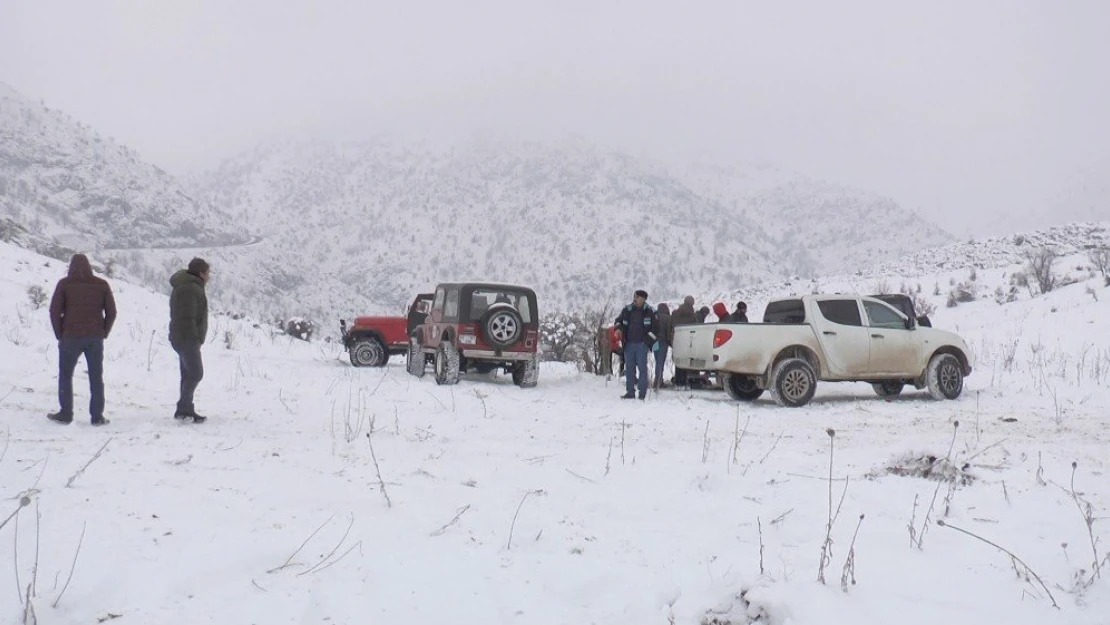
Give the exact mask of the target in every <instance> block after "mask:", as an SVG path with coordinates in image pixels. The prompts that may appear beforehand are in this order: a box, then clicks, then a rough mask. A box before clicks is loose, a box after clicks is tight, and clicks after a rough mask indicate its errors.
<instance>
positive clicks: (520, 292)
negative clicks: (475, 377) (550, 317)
mask: <svg viewBox="0 0 1110 625" xmlns="http://www.w3.org/2000/svg"><path fill="white" fill-rule="evenodd" d="M429 362H431V363H432V365H433V369H434V371H435V379H436V382H437V383H438V384H456V383H458V381H459V374H460V373H464V372H471V371H473V372H478V373H489V372H490V371H493V370H495V369H501V370H504V371H505V372H507V373H510V374H511V375H512V377H513V382H514V383H515V384H516V385H517V386H520V387H524V388H528V387H533V386H536V383H537V382H538V380H539V309H538V308H537V305H536V293H535V291H533V290H532V289H530V288H528V287H523V286H516V285H511V284H490V283H481V282H461V283H446V284H440V285H439V286H437V287H436V290H435V296H434V298H433V300H432V307H431V311H430V312H429V313H428V317H427V319H425V320H424V323H423V324H421V325H419V326H417V327H416V328H415V329H414V330H413V331H412V332H410V334H409V348H408V370H409V373H411V374H413V375H415V376H417V377H420V376H423V375H424V372H425V371H426V369H427V365H428V363H429Z"/></svg>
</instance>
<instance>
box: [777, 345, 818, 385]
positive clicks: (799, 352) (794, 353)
mask: <svg viewBox="0 0 1110 625" xmlns="http://www.w3.org/2000/svg"><path fill="white" fill-rule="evenodd" d="M791 358H799V359H801V360H804V361H806V362H808V363H809V366H810V367H812V368H813V373H814V374H815V375H816V376H817V377H821V359H820V358H818V357H817V354H815V353H813V350H812V349H810V348H808V347H806V346H805V345H791V346H790V347H787V348H785V349H783V350H782V351H780V352H779V353H778V354H776V355H775V359H774V360H772V361H771V366H770V367H769V368H768V369H767V384H766V386H767V388H771V385H772V384H773V383H774V380H772V379H771V375H772V374H773V373H774V372H775V369H776V368H777V367H778V366H779V364H780V363H782V361H784V360H789V359H791Z"/></svg>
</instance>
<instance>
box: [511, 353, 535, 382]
mask: <svg viewBox="0 0 1110 625" xmlns="http://www.w3.org/2000/svg"><path fill="white" fill-rule="evenodd" d="M539 381H540V363H539V359H538V358H534V357H533V358H530V359H528V360H525V361H524V362H518V363H517V364H516V365H515V366H513V384H516V385H517V386H519V387H520V388H534V387H535V386H536V384H538V383H539Z"/></svg>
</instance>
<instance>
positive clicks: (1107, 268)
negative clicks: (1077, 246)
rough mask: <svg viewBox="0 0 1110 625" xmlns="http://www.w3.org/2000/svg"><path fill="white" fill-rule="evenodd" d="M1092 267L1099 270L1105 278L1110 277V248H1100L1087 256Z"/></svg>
mask: <svg viewBox="0 0 1110 625" xmlns="http://www.w3.org/2000/svg"><path fill="white" fill-rule="evenodd" d="M1087 258H1088V259H1090V261H1091V265H1092V266H1093V267H1094V268H1095V269H1097V270H1099V272H1101V273H1102V275H1103V276H1107V277H1110V247H1098V248H1095V249H1093V250H1091V252H1090V254H1088V255H1087Z"/></svg>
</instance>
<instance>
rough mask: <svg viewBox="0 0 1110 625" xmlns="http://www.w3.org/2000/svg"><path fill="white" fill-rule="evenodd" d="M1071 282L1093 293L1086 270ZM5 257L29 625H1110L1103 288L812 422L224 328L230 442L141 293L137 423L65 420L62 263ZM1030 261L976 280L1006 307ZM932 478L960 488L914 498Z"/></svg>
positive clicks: (1066, 290)
mask: <svg viewBox="0 0 1110 625" xmlns="http://www.w3.org/2000/svg"><path fill="white" fill-rule="evenodd" d="M1065 261H1066V262H1062V264H1061V268H1064V267H1068V268H1069V269H1068V271H1069V272H1070V273H1072V274H1073V275H1075V276H1077V277H1078V276H1079V275H1080V274H1081V273H1082V272H1079V271H1077V270H1075V269H1074V268H1073V267H1072V266H1073V265H1078V264H1080V263H1082V262H1083V261H1082V257H1071V258H1067V259H1065ZM0 263H2V264H3V266H4V267H6V268H9V269H8V270H7V271H5V272H4V274H3V275H0V302H2V304H0V326H2V327H3V331H2V332H3V334H2V336H0V353H2V354H3V358H0V437H2V438H3V441H2V442H0V502H3V503H4V507H3V508H0V523H2V525H3V526H2V527H0V561H2V562H6V563H8V564H7V566H4V567H0V589H2V590H0V593H2V595H0V596H4V599H3V600H2V601H0V612H2V616H0V618H2V619H4V622H33V621H30V620H26V619H24V614H26V613H27V612H28V610H27V609H26V608H25V606H24V602H25V601H26V600H27V599H28V598H29V599H30V605H31V606H32V607H33V611H34V612H35V613H36V614H37V617H38V621H37V622H40V623H46V622H49V623H90V622H94V621H99V622H110V621H115V620H117V619H118V622H120V623H129V622H135V623H159V622H172V623H177V622H187V623H200V622H219V623H268V624H275V625H276V624H281V623H298V624H299V623H334V624H336V625H339V624H344V623H366V622H376V623H377V622H380V623H439V622H450V623H460V624H469V623H475V624H478V623H482V624H486V623H507V622H512V623H519V624H522V625H529V624H537V625H540V624H542V625H552V624H562V623H567V624H570V623H574V624H578V623H591V622H593V623H630V624H631V623H636V624H641V623H668V622H671V623H689V624H694V623H715V624H718V625H724V624H731V625H740V624H745V625H748V624H755V623H758V624H760V625H788V624H789V625H811V624H812V625H818V624H820V625H855V624H858V623H898V624H901V625H919V624H920V625H926V624H928V625H935V624H936V623H947V624H954V625H963V624H966V625H979V624H981V623H995V622H996V623H1007V624H1008V625H1026V624H1028V625H1033V624H1037V625H1044V624H1050V625H1056V624H1061V625H1062V624H1065V623H1067V624H1080V625H1086V624H1090V625H1101V624H1103V623H1105V622H1106V614H1108V613H1110V568H1107V567H1108V566H1110V564H1108V563H1107V562H1106V560H1105V558H1106V554H1107V548H1106V542H1105V541H1106V537H1107V536H1108V531H1110V530H1108V529H1107V522H1106V518H1107V515H1108V513H1107V508H1108V506H1110V487H1108V486H1107V480H1106V471H1107V456H1106V450H1107V448H1108V445H1110V421H1108V417H1107V413H1106V406H1107V405H1110V387H1108V384H1110V338H1108V337H1110V309H1108V307H1110V288H1107V287H1106V286H1105V285H1104V283H1103V282H1102V278H1101V277H1100V276H1099V277H1095V278H1091V277H1090V276H1089V275H1088V274H1086V273H1082V275H1084V276H1086V277H1084V278H1083V279H1082V281H1080V282H1077V283H1075V284H1070V285H1067V286H1063V287H1061V288H1059V289H1057V290H1055V291H1052V292H1050V293H1048V294H1047V295H1040V296H1037V297H1029V296H1028V295H1027V294H1026V295H1025V296H1023V297H1021V298H1019V299H1018V300H1017V301H1015V302H1011V303H1008V304H1005V305H999V304H996V303H995V302H993V301H991V300H981V299H977V300H976V301H974V302H971V303H967V304H961V305H959V306H957V307H955V308H947V307H944V306H942V307H940V308H938V309H937V311H936V313H935V314H934V315H933V323H934V326H937V327H944V328H951V329H955V330H957V331H959V332H960V333H961V334H962V335H963V336H964V337H965V338H966V339H967V340H968V341H969V343H970V344H971V345H972V346H973V348H974V350H975V354H974V357H975V363H974V364H975V371H974V373H973V374H972V376H971V377H970V378H969V379H968V381H967V386H966V391H965V394H964V396H963V397H962V398H961V399H960V400H958V401H954V402H935V401H931V400H928V399H926V398H925V395H924V394H922V393H915V392H910V393H906V394H905V395H904V396H902V397H900V398H898V399H897V400H894V401H885V400H883V399H880V398H878V397H876V396H875V395H874V393H873V392H872V391H871V389H870V387H868V386H867V385H861V384H845V385H831V384H822V385H819V390H818V395H817V397H816V398H815V400H814V401H813V402H812V403H811V404H810V405H808V406H806V407H805V408H802V409H794V410H790V409H784V408H781V407H779V406H777V405H776V404H774V403H773V402H771V401H769V400H766V399H764V400H759V401H756V402H754V403H753V404H750V405H744V406H737V405H736V404H735V403H733V402H731V401H729V400H727V399H726V398H725V397H724V394H723V393H721V392H712V391H699V392H676V391H671V390H665V391H662V392H659V393H652V394H649V396H648V400H647V401H646V402H638V401H631V402H629V401H622V400H620V399H618V395H619V394H620V393H621V392H622V390H623V389H622V388H620V384H619V383H618V382H616V381H606V380H605V379H604V378H600V377H595V376H592V375H587V374H580V373H578V372H577V371H576V370H575V369H574V368H572V367H569V366H565V365H558V364H554V363H545V364H544V366H543V368H542V373H541V379H540V385H539V387H538V388H536V389H531V390H521V389H518V388H516V387H515V386H513V385H512V383H511V382H510V381H508V380H505V379H504V378H501V377H495V376H469V377H464V379H463V381H462V382H461V383H460V384H459V385H458V386H455V387H439V386H437V385H436V384H435V383H434V381H432V379H431V376H427V377H425V378H423V379H417V378H414V377H412V376H410V375H408V374H407V373H406V372H405V369H404V367H403V366H401V364H400V363H399V362H393V363H391V364H390V366H387V367H386V368H384V369H354V368H351V367H350V366H349V365H348V364H347V363H346V361H345V357H344V356H343V355H342V354H340V353H339V352H338V350H337V349H336V346H335V345H334V344H329V343H304V342H301V341H297V340H293V339H291V338H289V337H285V336H279V335H274V334H273V333H272V332H271V331H270V330H269V329H267V328H266V327H265V326H263V327H257V328H256V327H255V326H254V324H252V323H251V322H250V321H248V320H233V319H229V318H227V317H218V318H216V319H214V320H213V322H212V326H213V327H212V331H211V339H210V341H209V343H208V344H207V345H206V346H205V351H204V355H205V359H206V360H205V365H206V377H205V379H204V381H203V382H202V384H201V387H200V389H199V390H198V393H197V407H198V410H200V411H201V412H203V413H207V414H208V415H210V420H209V421H208V422H207V423H205V424H203V425H193V424H188V425H186V424H181V423H177V422H175V421H174V420H173V419H172V418H171V417H170V415H171V412H172V408H173V403H174V400H175V399H176V396H175V392H176V387H177V363H176V360H175V358H174V355H173V353H172V351H170V349H169V347H168V345H166V343H165V329H166V325H165V323H166V320H165V315H166V312H167V309H168V307H167V303H166V299H165V297H164V296H163V295H159V294H157V293H154V292H151V291H149V290H147V289H145V288H142V287H138V286H133V285H130V284H127V283H124V282H121V281H118V280H116V281H113V286H114V288H115V291H116V295H117V301H118V305H119V310H120V316H119V319H118V321H117V323H116V329H115V331H114V332H113V334H112V336H111V338H110V339H109V340H108V342H107V345H106V350H105V353H106V365H105V366H106V383H107V388H108V394H107V401H108V410H107V413H106V416H107V417H108V418H109V419H111V421H112V422H111V424H110V425H109V426H107V427H105V428H92V427H90V426H89V425H88V424H87V421H85V419H86V418H87V417H86V415H84V414H81V413H79V414H78V416H77V419H76V420H75V422H74V423H73V424H72V425H68V426H60V425H58V424H55V423H52V422H49V421H47V420H46V419H45V414H46V413H47V412H48V411H50V410H52V409H54V407H55V402H56V399H55V398H56V392H55V388H56V386H55V383H56V367H57V361H56V349H55V345H54V341H53V336H52V334H51V332H50V328H49V321H48V319H47V315H46V311H45V309H41V308H40V309H35V308H34V306H33V304H32V303H31V301H30V299H29V297H28V290H29V289H30V288H31V287H34V286H38V287H40V288H42V289H43V290H45V291H46V292H47V293H49V291H50V290H51V289H52V286H53V283H54V281H55V280H57V279H58V278H59V277H61V276H62V275H63V274H64V272H65V269H64V265H63V263H60V262H57V261H54V260H51V259H48V258H45V257H42V256H38V255H35V254H33V253H31V252H29V251H27V250H23V249H20V248H16V247H14V246H11V245H8V244H4V243H0ZM1017 268H1018V267H1017V266H1008V267H1002V266H999V267H995V268H992V269H985V270H980V271H979V273H978V275H977V276H976V281H977V282H980V283H982V284H983V288H984V289H985V290H988V291H991V290H993V287H996V286H1002V285H1004V284H1008V279H1009V278H1008V275H1012V273H1013V271H1014V270H1015V269H1017ZM960 271H964V270H960ZM964 272H965V273H966V271H964ZM1003 273H1006V274H1007V277H1003ZM946 276H947V274H945V273H943V272H938V273H937V274H934V275H921V276H917V277H916V278H915V280H914V281H915V282H916V281H917V280H918V279H919V280H920V281H921V282H922V283H923V285H925V287H926V289H928V285H931V284H933V283H934V282H939V283H944V282H945V281H946ZM907 280H908V278H907ZM829 284H830V285H833V282H832V281H831V280H830V281H829ZM1088 288H1089V289H1088ZM926 295H928V296H929V297H932V296H931V295H929V292H928V291H926ZM937 297H942V296H937ZM1096 298H1097V300H1096ZM699 299H703V300H704V299H707V298H699ZM752 304H753V305H752V313H753V315H756V316H757V315H759V314H760V312H761V310H762V302H759V301H755V300H753V302H752ZM83 372H84V365H83V364H81V365H79V367H78V375H77V376H76V378H75V389H76V393H77V397H76V406H78V407H83V406H84V404H85V402H87V397H88V394H87V384H86V381H85V376H84V373H83ZM827 429H831V431H833V432H834V434H835V436H834V437H832V438H830V435H829V434H828V433H827V431H826V430H827ZM930 459H933V462H932V465H935V466H934V471H932V472H931V476H932V479H926V478H924V477H919V476H916V477H915V476H914V473H915V469H916V470H918V471H917V472H918V473H920V471H919V470H920V469H921V468H923V467H929V466H931V464H930ZM1073 463H1075V464H1074V465H1073ZM1073 466H1074V467H1075V468H1074V469H1073ZM830 472H831V475H832V478H833V481H832V482H831V483H830V481H829V476H830ZM841 498H843V503H842V504H839V503H838V502H840V500H841ZM21 501H25V502H26V503H27V505H26V507H23V508H20V507H19V506H20V503H21ZM1087 502H1089V503H1090V506H1091V507H1090V508H1087V507H1086V504H1087ZM830 508H831V511H832V512H834V513H837V520H836V522H835V523H834V524H833V525H832V529H831V532H830V534H829V536H830V538H831V540H832V557H831V562H830V563H829V565H828V567H827V569H826V570H825V577H826V580H827V584H826V585H821V584H819V583H818V582H817V581H816V579H817V576H818V570H819V562H820V554H821V546H822V544H823V543H824V542H825V538H826V524H827V522H828V517H829V516H830ZM9 515H11V516H9ZM1086 518H1089V519H1090V521H1089V524H1088V521H1087V520H1085V519H1086ZM3 519H8V520H7V521H2V520H3ZM941 522H943V523H944V525H941ZM963 531H966V532H970V533H973V534H975V535H976V536H979V537H981V538H982V539H985V540H989V541H991V542H993V543H994V544H996V545H998V546H1000V547H1001V548H1003V549H1006V550H1007V551H1008V552H1009V553H1012V554H1013V556H1010V555H1007V553H1003V552H1001V551H999V550H998V549H996V548H995V547H992V546H990V545H988V544H986V543H984V542H982V541H981V540H980V539H978V538H975V537H972V536H970V535H967V534H965V533H963ZM1099 538H1101V540H1098V541H1097V542H1095V544H1094V545H1093V546H1092V542H1093V541H1095V540H1096V539H1099ZM1095 560H1097V561H1099V562H1101V563H1102V567H1103V568H1102V569H1101V576H1100V577H1095V575H1094V573H1093V568H1092V564H1093V562H1094V561H1095ZM849 563H850V564H849ZM842 580H843V586H842ZM842 587H843V589H842ZM17 597H19V598H18V599H17ZM1053 603H1055V604H1056V605H1058V606H1059V609H1056V608H1054V607H1052V605H1053ZM21 619H24V620H21Z"/></svg>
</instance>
